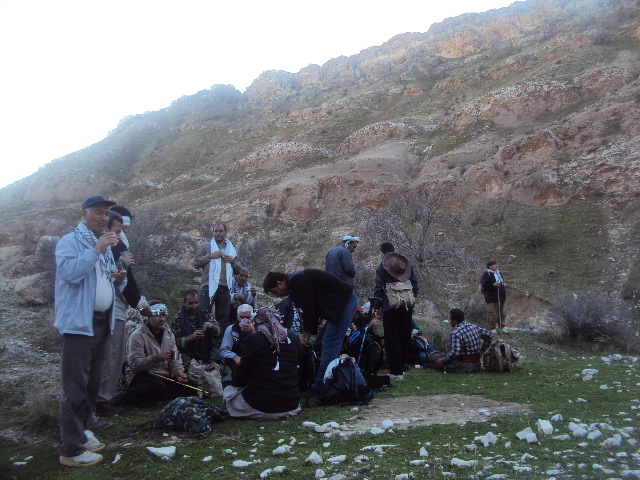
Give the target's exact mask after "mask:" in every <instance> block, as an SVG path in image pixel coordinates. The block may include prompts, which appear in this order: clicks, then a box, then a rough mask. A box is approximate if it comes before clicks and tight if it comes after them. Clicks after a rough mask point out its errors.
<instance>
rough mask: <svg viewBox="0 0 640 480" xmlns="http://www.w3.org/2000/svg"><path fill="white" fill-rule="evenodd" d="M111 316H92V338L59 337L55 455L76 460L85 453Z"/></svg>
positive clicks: (107, 347)
mask: <svg viewBox="0 0 640 480" xmlns="http://www.w3.org/2000/svg"><path fill="white" fill-rule="evenodd" d="M109 318H110V313H109V312H108V313H107V315H100V316H94V318H93V336H89V335H75V334H64V335H61V336H60V376H61V386H62V393H61V394H60V443H59V444H58V454H59V455H62V456H63V457H75V456H76V455H80V454H81V453H82V452H84V451H85V450H86V449H85V448H84V447H83V446H82V444H83V443H85V442H86V441H87V437H86V436H85V434H84V431H85V430H87V429H88V428H89V425H90V424H91V423H92V422H93V416H94V415H93V414H94V412H95V404H96V399H97V398H98V391H99V390H100V379H101V378H102V370H103V367H104V363H105V359H106V356H107V352H108V349H109V338H110V334H111V331H110V326H109Z"/></svg>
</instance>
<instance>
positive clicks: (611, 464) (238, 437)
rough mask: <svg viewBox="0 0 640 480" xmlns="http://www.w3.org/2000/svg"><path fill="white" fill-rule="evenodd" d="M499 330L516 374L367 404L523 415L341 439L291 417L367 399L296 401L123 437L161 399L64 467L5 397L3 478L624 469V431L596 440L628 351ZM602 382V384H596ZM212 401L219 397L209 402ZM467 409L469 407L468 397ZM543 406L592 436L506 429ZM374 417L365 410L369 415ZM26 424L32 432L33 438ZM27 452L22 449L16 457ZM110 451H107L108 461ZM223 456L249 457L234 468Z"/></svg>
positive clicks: (633, 366)
mask: <svg viewBox="0 0 640 480" xmlns="http://www.w3.org/2000/svg"><path fill="white" fill-rule="evenodd" d="M509 340H510V341H511V342H512V344H513V345H514V346H517V347H518V348H520V350H521V351H522V353H523V354H524V357H525V360H524V362H523V369H522V370H520V371H518V372H516V373H512V374H503V375H500V374H488V373H480V374H475V375H453V374H441V373H437V372H433V371H425V370H417V371H416V370H412V371H410V372H408V373H407V374H406V380H405V381H404V382H402V383H398V384H397V387H395V388H391V389H389V390H387V391H386V392H383V393H380V394H378V395H377V396H376V397H375V398H374V400H373V402H372V405H376V406H378V405H380V404H382V403H384V402H385V399H388V398H392V397H408V396H411V398H414V399H415V416H421V415H424V414H425V413H428V412H429V411H430V402H429V396H431V395H445V394H446V395H451V394H462V395H469V396H475V395H479V396H482V397H486V398H490V399H493V400H496V401H504V402H517V403H520V404H522V405H523V407H526V408H527V409H529V410H530V411H531V413H530V414H528V415H524V414H512V415H496V416H494V415H492V414H491V413H490V412H489V414H488V415H487V414H485V413H483V412H481V411H478V412H477V420H478V421H477V422H476V421H470V422H466V423H464V424H462V423H460V424H443V425H431V426H422V427H414V428H408V429H399V428H394V429H392V430H393V431H386V432H385V433H383V434H381V435H373V434H371V433H365V434H361V435H353V436H350V437H349V438H348V439H343V438H340V437H339V436H330V437H325V436H324V435H323V434H320V433H316V432H315V431H313V429H310V428H308V427H303V426H302V422H304V421H313V422H316V423H318V424H323V423H326V422H337V423H343V422H346V421H347V420H349V419H350V418H357V417H361V416H366V415H367V411H368V409H369V408H372V407H366V406H365V407H358V411H355V410H354V408H353V407H351V406H346V407H340V406H332V407H318V406H314V407H312V408H303V410H302V412H301V413H300V414H299V415H298V416H297V417H295V418H293V419H290V420H286V421H271V422H257V421H227V422H224V423H221V424H215V425H214V426H213V433H212V434H211V435H210V436H209V437H208V438H206V439H204V440H193V439H191V438H189V437H188V436H184V435H175V434H174V433H173V432H162V431H160V430H155V429H154V430H149V431H146V432H143V433H141V434H139V435H137V436H135V437H129V436H127V432H128V431H129V430H131V429H133V428H135V427H137V426H138V425H140V424H142V423H143V422H145V421H148V420H151V419H153V418H154V417H155V415H156V414H157V413H158V412H159V410H160V409H161V407H162V403H156V404H152V405H149V406H148V407H146V408H128V409H127V411H126V412H125V414H123V415H121V416H119V417H116V418H114V419H113V421H114V426H113V428H111V429H109V430H106V431H104V432H100V434H99V435H98V438H100V439H101V440H102V441H104V442H105V443H106V444H107V447H106V448H105V449H104V450H103V451H102V454H103V455H104V456H105V460H104V461H103V462H102V463H101V464H99V465H97V466H94V467H91V468H84V469H82V468H79V469H74V468H69V467H63V466H61V465H60V464H59V463H58V457H57V454H56V452H55V448H54V442H53V441H52V440H51V439H52V438H55V437H56V435H57V432H56V431H55V430H56V428H55V427H56V426H55V425H54V424H53V422H43V423H42V425H41V429H40V431H39V433H38V430H34V428H33V423H34V421H33V419H30V418H29V417H30V416H31V414H30V413H29V411H28V410H27V409H18V408H15V407H13V408H10V407H9V406H7V405H6V404H5V406H4V407H3V409H2V410H1V411H0V421H2V423H3V425H4V429H5V432H7V431H14V432H27V433H26V434H24V433H23V434H20V433H16V434H14V439H15V440H11V439H8V435H7V434H6V433H5V436H4V438H3V439H2V440H0V445H1V447H2V451H3V463H4V465H3V473H4V475H5V477H4V478H15V479H40V478H42V479H45V478H78V479H85V478H91V479H93V480H101V479H114V478H118V479H134V478H158V477H161V478H180V477H183V476H187V477H188V478H196V479H200V478H202V479H204V478H216V479H234V480H235V479H256V478H260V474H261V472H264V471H265V470H267V469H273V468H274V467H276V466H279V465H282V466H285V467H286V468H285V470H284V471H283V472H282V473H272V474H271V475H269V476H268V478H290V479H298V478H313V477H314V475H315V471H316V469H317V468H321V469H323V470H324V472H325V477H327V478H328V477H330V476H331V475H334V474H338V473H339V474H343V475H345V476H346V478H359V479H366V478H368V479H389V478H392V479H393V478H395V475H400V474H402V473H410V472H412V473H413V474H414V478H457V479H462V478H464V479H467V478H486V477H488V476H490V475H495V474H504V475H507V476H506V477H505V478H518V479H538V478H541V475H543V474H544V472H547V471H552V470H558V471H560V472H561V473H559V474H556V475H555V476H556V478H589V479H600V478H602V479H606V478H611V477H612V476H618V477H620V476H622V475H621V472H622V471H623V470H625V468H628V469H633V468H637V466H636V467H634V465H637V460H634V459H633V458H632V457H631V455H632V454H633V453H634V452H635V451H636V450H637V446H632V445H631V444H629V443H628V440H632V441H633V440H634V437H637V436H638V434H637V432H635V431H634V430H629V429H627V430H623V432H624V433H625V435H624V436H623V439H622V440H623V441H622V445H621V446H619V447H611V448H605V447H601V446H600V443H601V442H602V441H603V440H604V439H605V438H608V437H611V436H612V435H613V433H617V432H619V431H620V429H624V428H625V427H633V426H637V423H638V408H639V407H640V403H639V395H638V389H637V383H638V373H639V372H638V368H639V367H640V363H639V362H638V361H637V359H636V361H634V359H633V358H631V357H624V358H623V359H622V360H620V361H612V362H611V364H610V365H607V364H605V363H604V362H603V361H602V360H601V358H600V357H601V355H603V354H604V353H611V352H610V351H609V350H608V349H606V347H605V349H604V350H603V351H597V350H594V348H592V347H591V346H586V347H585V345H579V344H560V345H556V344H549V343H547V338H546V337H543V336H539V335H533V334H524V333H515V334H513V336H512V337H510V339H509ZM598 348H599V349H602V348H603V347H602V346H600V347H598ZM585 368H596V369H598V370H599V374H597V375H596V376H594V377H593V379H592V380H591V381H584V380H583V379H582V375H581V373H582V370H583V369H585ZM603 385H606V386H607V389H603V388H601V387H602V386H603ZM578 399H583V400H585V401H584V402H582V401H580V400H578ZM214 403H216V404H218V405H219V404H220V402H219V400H217V401H215V402H214ZM54 406H55V402H52V403H51V408H53V407H54ZM303 406H304V405H303ZM468 408H469V409H471V408H473V405H469V406H468ZM555 414H561V415H562V416H563V417H564V420H563V421H561V422H556V423H554V426H555V428H556V432H554V434H553V435H554V436H556V435H560V434H570V435H571V431H570V430H569V428H568V427H569V422H571V421H574V422H576V423H585V424H587V425H589V426H592V427H591V428H597V429H599V430H601V431H602V433H603V436H602V437H600V438H599V439H596V440H587V439H586V438H584V437H582V438H574V437H573V436H571V437H570V438H569V439H567V440H556V439H553V438H552V437H544V436H542V435H539V437H538V439H539V443H538V444H529V443H527V442H525V441H523V440H518V439H517V438H516V436H515V434H516V433H517V432H519V431H521V430H522V429H524V428H526V427H532V428H533V429H534V430H535V423H536V421H537V420H538V419H545V420H548V419H550V418H551V416H552V415H555ZM387 418H393V412H389V415H388V417H387ZM384 419H385V418H383V417H381V418H377V419H376V420H377V422H378V425H380V423H379V422H382V420H384ZM489 431H491V432H493V433H494V434H495V435H496V436H497V437H498V438H499V440H498V442H497V444H495V445H490V446H487V447H484V446H483V445H482V444H481V442H480V441H478V440H475V438H476V437H478V436H482V435H484V434H485V433H487V432H489ZM30 432H31V433H30ZM35 433H38V434H37V435H35V438H34V434H35ZM165 433H166V434H165ZM21 435H23V437H21ZM25 437H30V441H29V443H26V442H25V440H24V438H25ZM20 438H23V441H20ZM34 440H35V441H34ZM470 444H475V445H477V449H476V451H475V452H467V451H466V450H465V445H470ZM167 445H174V446H176V447H177V453H176V456H175V457H174V458H173V459H171V460H160V459H159V458H157V457H154V456H152V455H151V454H150V453H149V452H148V451H147V450H146V448H145V447H147V446H155V447H159V446H167ZM281 445H289V446H290V447H291V449H290V451H289V452H288V453H287V454H285V455H281V456H274V455H273V454H272V451H273V450H274V449H276V448H277V447H279V446H281ZM375 445H390V446H388V447H384V448H383V449H382V451H383V452H384V453H382V454H380V453H375V452H373V451H372V450H363V449H365V447H370V446H375ZM421 447H424V448H425V449H426V450H427V452H428V456H427V457H421V456H420V455H419V451H420V448H421ZM313 451H315V452H317V453H318V454H320V455H321V456H322V458H323V463H322V464H320V465H310V464H307V463H305V459H306V458H307V457H308V456H309V454H311V452H313ZM338 455H346V460H345V461H344V462H341V463H336V464H332V463H329V462H328V461H327V460H328V458H330V457H334V456H338ZM360 455H365V456H367V457H368V460H365V461H363V462H362V463H358V462H356V460H355V459H356V457H358V456H360ZM29 457H32V458H30V459H28V460H26V461H25V459H27V458H29ZM208 457H210V459H209V458H208ZM116 458H118V461H116V462H115V463H113V462H114V461H115V459H116ZM454 458H459V459H463V460H476V461H477V465H476V466H475V467H469V468H460V467H455V466H452V465H451V461H452V459H454ZM204 459H207V460H208V461H204ZM419 459H424V460H426V465H410V463H409V462H410V461H412V460H419ZM235 460H244V461H247V462H254V461H255V462H257V461H258V460H259V461H260V462H259V463H253V464H251V465H249V466H246V467H234V466H233V462H234V461H235ZM14 462H24V463H25V465H14ZM594 464H598V465H602V466H604V468H609V469H611V470H613V471H614V472H615V474H607V473H605V472H602V471H601V470H598V469H595V470H594V468H593V465H594ZM514 467H518V468H520V467H530V468H531V471H526V470H523V471H516V470H515V469H514ZM447 472H448V473H447ZM474 475H476V476H474ZM548 475H549V476H554V475H552V474H548ZM546 476H547V474H545V477H546Z"/></svg>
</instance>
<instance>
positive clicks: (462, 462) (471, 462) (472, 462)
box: [451, 458, 478, 468]
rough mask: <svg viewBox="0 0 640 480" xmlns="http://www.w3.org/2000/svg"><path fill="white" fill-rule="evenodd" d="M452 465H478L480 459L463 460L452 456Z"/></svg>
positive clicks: (461, 466)
mask: <svg viewBox="0 0 640 480" xmlns="http://www.w3.org/2000/svg"><path fill="white" fill-rule="evenodd" d="M451 465H453V466H454V467H460V468H468V467H476V466H478V461H477V460H462V459H460V458H452V459H451Z"/></svg>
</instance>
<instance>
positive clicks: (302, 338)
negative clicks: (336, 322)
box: [300, 332, 311, 347]
mask: <svg viewBox="0 0 640 480" xmlns="http://www.w3.org/2000/svg"><path fill="white" fill-rule="evenodd" d="M309 338H311V333H309V332H302V334H301V335H300V346H301V347H306V346H307V343H309Z"/></svg>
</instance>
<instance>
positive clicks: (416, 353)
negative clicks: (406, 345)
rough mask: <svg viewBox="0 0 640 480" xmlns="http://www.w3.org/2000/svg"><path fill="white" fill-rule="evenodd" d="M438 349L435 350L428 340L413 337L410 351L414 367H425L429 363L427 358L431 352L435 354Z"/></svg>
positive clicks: (410, 359) (417, 336)
mask: <svg viewBox="0 0 640 480" xmlns="http://www.w3.org/2000/svg"><path fill="white" fill-rule="evenodd" d="M435 351H436V349H435V348H433V345H431V344H430V343H429V342H428V341H427V339H426V338H424V337H421V336H419V335H416V336H414V337H411V348H410V349H409V362H411V363H413V364H414V365H418V364H420V365H424V364H425V363H427V357H428V356H429V354H430V353H431V352H435Z"/></svg>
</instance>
